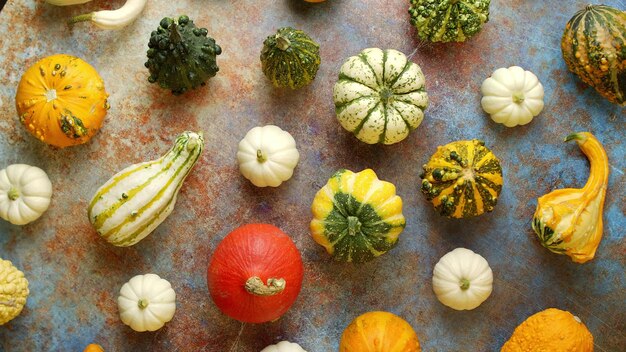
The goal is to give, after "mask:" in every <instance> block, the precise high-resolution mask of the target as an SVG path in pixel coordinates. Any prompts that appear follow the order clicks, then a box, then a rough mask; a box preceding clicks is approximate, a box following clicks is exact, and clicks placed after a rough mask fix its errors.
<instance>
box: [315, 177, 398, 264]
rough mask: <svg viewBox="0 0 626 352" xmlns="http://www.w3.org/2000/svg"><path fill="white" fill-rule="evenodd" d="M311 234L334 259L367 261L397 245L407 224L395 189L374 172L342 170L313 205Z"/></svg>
mask: <svg viewBox="0 0 626 352" xmlns="http://www.w3.org/2000/svg"><path fill="white" fill-rule="evenodd" d="M311 211H312V212H313V220H312V221H311V234H312V235H313V239H314V240H315V242H317V243H318V244H320V245H322V246H324V248H326V251H327V252H328V253H329V254H331V255H332V256H333V257H334V258H335V260H337V261H343V262H356V263H362V262H367V261H370V260H372V259H374V258H375V257H378V256H380V255H382V254H384V253H386V252H387V251H389V250H390V249H391V248H393V247H394V246H395V245H396V242H397V241H398V236H399V235H400V233H401V232H402V230H404V226H405V225H406V222H405V219H404V216H403V215H402V199H401V198H400V197H399V196H397V195H396V187H395V186H394V185H393V184H392V183H389V182H386V181H381V180H379V179H378V177H377V176H376V173H374V171H372V170H370V169H367V170H363V171H361V172H358V173H354V172H352V171H349V170H339V171H337V172H336V173H335V174H334V175H333V176H332V177H331V178H330V180H328V183H327V184H326V185H325V186H324V187H322V189H320V190H319V192H317V194H316V195H315V199H314V200H313V204H312V205H311Z"/></svg>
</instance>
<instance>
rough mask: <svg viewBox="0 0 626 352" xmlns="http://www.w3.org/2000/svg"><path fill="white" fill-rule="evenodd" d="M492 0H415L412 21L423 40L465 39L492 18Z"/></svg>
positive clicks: (451, 40)
mask: <svg viewBox="0 0 626 352" xmlns="http://www.w3.org/2000/svg"><path fill="white" fill-rule="evenodd" d="M490 3H491V0H471V1H470V0H411V7H410V8H409V14H410V15H411V24H412V25H413V26H415V28H417V34H418V35H419V37H420V38H421V39H422V40H428V41H431V42H464V41H465V40H467V39H469V38H471V37H473V36H474V35H476V34H477V33H478V32H480V30H481V29H482V28H483V24H484V23H485V22H488V21H489V4H490Z"/></svg>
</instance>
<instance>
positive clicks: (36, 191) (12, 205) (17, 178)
mask: <svg viewBox="0 0 626 352" xmlns="http://www.w3.org/2000/svg"><path fill="white" fill-rule="evenodd" d="M51 197H52V183H51V182H50V179H49V178H48V175H47V174H46V173H45V171H43V170H42V169H40V168H38V167H36V166H30V165H26V164H13V165H9V166H8V167H7V168H6V169H3V170H0V218H2V219H4V220H6V221H8V222H10V223H12V224H14V225H25V224H28V223H29V222H33V221H35V220H37V219H39V217H40V216H41V215H42V214H43V213H44V212H45V211H46V210H48V207H49V206H50V198H51Z"/></svg>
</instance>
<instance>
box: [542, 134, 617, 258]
mask: <svg viewBox="0 0 626 352" xmlns="http://www.w3.org/2000/svg"><path fill="white" fill-rule="evenodd" d="M571 140H575V141H576V142H577V143H578V146H579V147H580V149H581V150H582V152H583V153H584V154H585V155H586V156H587V158H588V159H589V162H590V164H591V165H590V170H591V171H590V175H589V180H587V184H585V186H584V187H583V188H581V189H574V188H566V189H558V190H555V191H552V192H550V193H548V194H546V195H544V196H542V197H539V199H538V201H537V210H536V211H535V215H534V218H533V223H532V227H533V230H535V232H536V233H537V235H538V236H539V240H540V241H541V244H542V245H543V246H544V247H546V248H548V249H549V250H550V251H552V252H554V253H557V254H566V255H568V256H570V257H571V258H572V260H573V261H574V262H576V263H585V262H587V261H589V260H591V259H593V257H594V255H595V253H596V249H597V248H598V245H599V244H600V240H601V239H602V210H603V208H604V198H605V196H606V188H607V185H608V178H609V160H608V158H607V156H606V152H605V151H604V148H603V147H602V144H600V142H599V141H598V140H597V139H596V137H594V136H593V135H592V134H591V133H589V132H579V133H574V134H571V135H569V136H568V137H567V138H565V141H566V142H567V141H571Z"/></svg>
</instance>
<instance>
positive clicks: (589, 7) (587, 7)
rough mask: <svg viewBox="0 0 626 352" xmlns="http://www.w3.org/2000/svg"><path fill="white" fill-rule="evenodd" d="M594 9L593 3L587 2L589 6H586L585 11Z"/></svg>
mask: <svg viewBox="0 0 626 352" xmlns="http://www.w3.org/2000/svg"><path fill="white" fill-rule="evenodd" d="M591 10H593V4H587V6H585V11H591Z"/></svg>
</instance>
